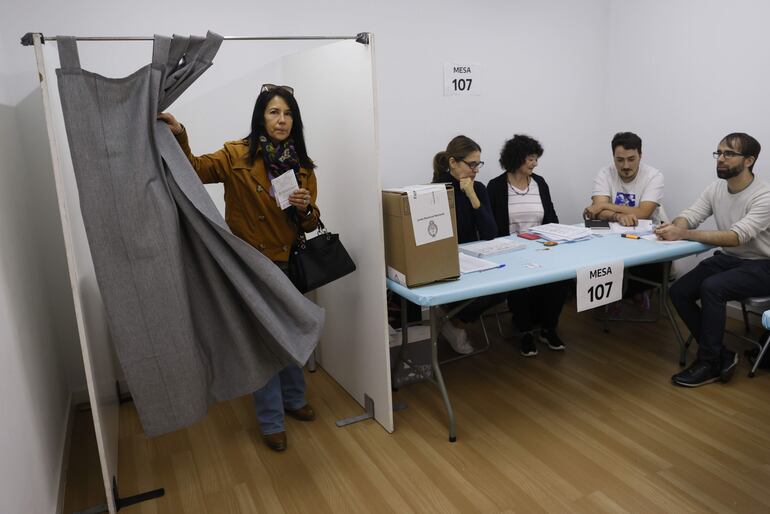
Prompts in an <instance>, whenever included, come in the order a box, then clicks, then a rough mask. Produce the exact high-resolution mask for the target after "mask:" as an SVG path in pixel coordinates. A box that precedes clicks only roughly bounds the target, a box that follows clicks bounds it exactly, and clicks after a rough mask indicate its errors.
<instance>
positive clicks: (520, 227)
mask: <svg viewBox="0 0 770 514" xmlns="http://www.w3.org/2000/svg"><path fill="white" fill-rule="evenodd" d="M544 216H545V209H543V201H542V200H541V199H540V188H539V187H538V186H537V182H535V181H534V180H532V179H530V181H529V186H528V187H527V188H526V189H518V188H515V187H513V186H512V185H511V184H510V182H509V183H508V221H509V226H508V228H509V230H510V233H511V234H518V233H520V232H526V231H527V230H529V229H530V228H532V227H536V226H538V225H542V224H543V217H544Z"/></svg>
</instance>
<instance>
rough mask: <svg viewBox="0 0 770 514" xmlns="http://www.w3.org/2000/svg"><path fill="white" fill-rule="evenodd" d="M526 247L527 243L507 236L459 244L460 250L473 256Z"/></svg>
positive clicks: (497, 253) (513, 250) (496, 253)
mask: <svg viewBox="0 0 770 514" xmlns="http://www.w3.org/2000/svg"><path fill="white" fill-rule="evenodd" d="M526 247H527V243H519V242H517V241H514V240H513V239H509V238H507V237H498V238H495V239H492V240H490V241H476V242H473V243H467V244H463V245H460V251H461V252H462V253H467V254H468V255H472V256H473V257H488V256H492V255H499V254H501V253H508V252H515V251H516V250H523V249H524V248H526Z"/></svg>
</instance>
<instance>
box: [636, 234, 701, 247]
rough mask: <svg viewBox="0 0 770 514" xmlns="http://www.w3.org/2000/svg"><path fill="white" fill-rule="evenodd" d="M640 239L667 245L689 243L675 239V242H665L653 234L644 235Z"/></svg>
mask: <svg viewBox="0 0 770 514" xmlns="http://www.w3.org/2000/svg"><path fill="white" fill-rule="evenodd" d="M640 237H641V238H642V239H646V240H647V241H654V242H656V243H661V244H667V245H670V244H679V243H689V242H690V241H688V240H686V239H677V240H676V241H665V240H663V239H658V236H656V235H655V234H645V235H643V236H640Z"/></svg>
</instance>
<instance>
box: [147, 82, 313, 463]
mask: <svg viewBox="0 0 770 514" xmlns="http://www.w3.org/2000/svg"><path fill="white" fill-rule="evenodd" d="M158 119H160V120H163V121H164V122H166V124H168V126H169V127H170V129H171V132H172V133H173V134H174V136H176V139H177V141H178V142H179V145H180V146H181V147H182V150H183V151H184V153H185V155H186V156H187V159H188V160H189V161H190V163H191V164H192V167H193V169H195V172H196V173H197V174H198V177H199V178H200V179H201V181H202V182H203V183H205V184H210V183H214V182H222V183H224V187H225V220H226V221H227V224H228V225H229V227H230V229H231V230H232V231H233V234H235V235H237V236H238V237H240V238H241V239H243V240H244V241H246V242H247V243H249V244H251V245H252V246H254V247H255V248H256V249H258V250H259V251H260V252H262V253H263V254H264V255H265V256H266V257H267V258H268V259H270V260H272V261H273V262H274V263H275V264H276V265H277V266H278V267H279V268H280V269H281V271H283V272H284V273H287V272H288V260H289V250H290V248H291V246H292V243H293V242H294V240H295V239H296V237H297V230H298V228H297V227H301V229H302V230H304V231H305V232H311V231H313V230H315V229H316V226H317V225H318V219H319V211H318V207H316V205H315V201H316V196H317V189H316V176H315V173H314V171H313V169H314V168H315V164H313V161H312V160H311V159H310V157H308V154H307V149H306V148H305V137H304V135H303V127H302V116H300V112H299V105H298V104H297V101H296V100H295V99H294V90H293V89H292V88H290V87H288V86H276V85H274V84H265V85H263V86H262V88H261V90H260V93H259V96H258V97H257V100H256V103H255V104H254V113H253V115H252V118H251V133H250V134H249V135H248V136H247V137H245V138H243V139H239V140H237V141H229V142H227V143H225V144H224V147H223V148H222V149H221V150H218V151H216V152H214V153H211V154H208V155H201V156H197V157H196V156H195V155H193V153H192V151H191V150H190V145H189V143H188V140H187V131H186V130H185V128H184V127H183V126H182V125H181V124H180V123H179V122H178V121H177V120H176V119H175V118H174V116H172V115H171V114H170V113H161V114H158ZM289 172H291V173H294V174H295V176H296V179H297V184H298V185H299V189H296V190H295V191H294V192H292V193H291V194H290V196H289V198H288V201H289V204H291V205H290V206H289V207H287V208H286V209H281V208H280V207H279V206H278V203H277V202H276V199H275V190H274V188H273V185H272V180H273V179H275V178H277V177H279V176H281V175H283V174H284V173H289ZM253 397H254V404H255V406H256V411H257V419H258V420H259V424H260V429H261V431H262V438H263V440H264V441H265V443H266V444H267V445H268V446H269V447H270V448H271V449H273V450H275V451H283V450H285V449H286V446H287V442H286V431H285V427H284V411H285V412H286V413H287V414H289V415H290V416H292V417H294V418H297V419H299V420H301V421H312V420H313V419H314V418H315V412H314V411H313V408H312V407H311V406H310V404H308V402H307V400H306V399H305V378H304V376H303V374H302V369H301V368H300V367H299V366H296V365H290V366H288V367H286V368H284V369H283V370H281V372H280V373H279V374H278V375H276V376H274V377H273V378H272V379H270V380H269V381H268V382H267V384H265V385H264V386H263V387H262V388H261V389H259V390H257V391H255V392H254V394H253Z"/></svg>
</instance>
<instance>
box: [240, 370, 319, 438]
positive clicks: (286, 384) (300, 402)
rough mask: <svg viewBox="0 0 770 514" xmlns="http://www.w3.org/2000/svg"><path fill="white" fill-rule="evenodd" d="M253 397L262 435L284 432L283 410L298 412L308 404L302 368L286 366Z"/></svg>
mask: <svg viewBox="0 0 770 514" xmlns="http://www.w3.org/2000/svg"><path fill="white" fill-rule="evenodd" d="M252 396H253V397H254V407H255V408H256V410H257V421H259V427H260V429H261V431H262V435H269V434H275V433H277V432H283V431H284V430H285V428H284V424H283V410H284V409H288V410H297V409H300V408H302V407H304V406H305V405H306V404H307V400H305V376H304V375H303V374H302V368H300V367H299V366H297V365H296V364H290V365H289V366H286V367H285V368H283V369H282V370H281V371H280V372H279V373H278V374H277V375H275V376H274V377H273V378H271V379H270V380H269V381H268V382H267V384H265V385H264V387H262V389H257V390H256V391H254V393H252Z"/></svg>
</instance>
